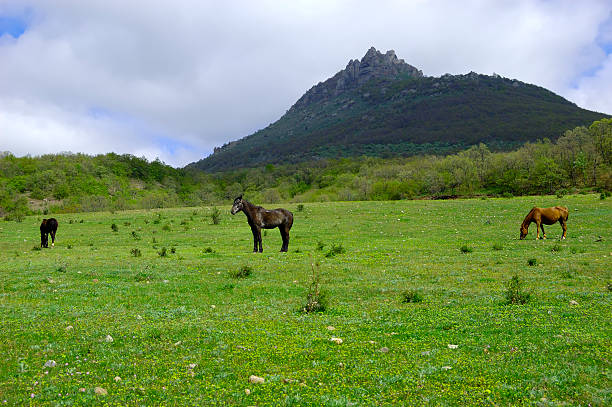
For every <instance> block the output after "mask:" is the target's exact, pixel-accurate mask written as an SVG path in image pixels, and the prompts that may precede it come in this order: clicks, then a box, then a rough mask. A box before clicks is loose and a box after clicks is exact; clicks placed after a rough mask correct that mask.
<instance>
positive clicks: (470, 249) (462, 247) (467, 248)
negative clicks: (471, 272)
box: [459, 244, 474, 253]
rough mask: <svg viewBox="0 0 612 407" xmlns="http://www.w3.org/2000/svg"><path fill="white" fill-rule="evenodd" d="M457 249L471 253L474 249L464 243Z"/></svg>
mask: <svg viewBox="0 0 612 407" xmlns="http://www.w3.org/2000/svg"><path fill="white" fill-rule="evenodd" d="M459 250H461V253H472V252H473V251H474V249H472V248H471V247H470V246H468V245H466V244H464V245H463V246H461V248H460V249H459Z"/></svg>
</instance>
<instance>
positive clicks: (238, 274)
mask: <svg viewBox="0 0 612 407" xmlns="http://www.w3.org/2000/svg"><path fill="white" fill-rule="evenodd" d="M229 274H230V276H231V277H233V278H247V277H248V276H250V275H251V274H253V269H252V268H251V267H249V266H242V267H240V268H239V269H238V270H230V272H229Z"/></svg>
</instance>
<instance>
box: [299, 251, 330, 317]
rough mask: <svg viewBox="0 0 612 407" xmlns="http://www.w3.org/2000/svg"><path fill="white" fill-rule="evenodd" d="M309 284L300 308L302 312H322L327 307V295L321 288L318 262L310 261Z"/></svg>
mask: <svg viewBox="0 0 612 407" xmlns="http://www.w3.org/2000/svg"><path fill="white" fill-rule="evenodd" d="M310 268H311V271H312V272H311V275H310V285H309V287H308V292H307V293H306V304H304V306H302V307H301V308H300V310H301V311H302V312H304V313H307V314H308V313H312V312H323V311H325V310H326V309H327V295H326V294H325V292H323V291H322V290H321V273H320V270H319V264H316V265H315V264H313V262H312V259H311V261H310Z"/></svg>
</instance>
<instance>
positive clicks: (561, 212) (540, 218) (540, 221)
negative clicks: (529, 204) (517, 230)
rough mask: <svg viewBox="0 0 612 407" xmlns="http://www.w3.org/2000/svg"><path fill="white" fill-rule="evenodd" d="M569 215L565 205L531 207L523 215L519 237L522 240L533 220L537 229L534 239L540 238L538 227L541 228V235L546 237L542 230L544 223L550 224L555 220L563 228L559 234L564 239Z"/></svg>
mask: <svg viewBox="0 0 612 407" xmlns="http://www.w3.org/2000/svg"><path fill="white" fill-rule="evenodd" d="M568 217H569V211H568V210H567V208H566V207H565V206H554V207H552V208H538V207H535V206H534V207H533V208H532V209H531V211H529V213H528V214H527V216H525V220H523V223H522V224H521V234H520V235H519V238H520V239H521V240H523V239H524V238H525V236H527V233H529V225H530V224H531V223H532V222H535V224H536V227H537V230H536V239H539V238H540V229H542V237H543V238H544V239H546V232H545V231H544V225H552V224H554V223H556V222H559V223H560V224H561V229H563V234H562V235H561V239H565V237H566V235H567V225H566V222H567V218H568Z"/></svg>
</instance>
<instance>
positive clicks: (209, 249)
mask: <svg viewBox="0 0 612 407" xmlns="http://www.w3.org/2000/svg"><path fill="white" fill-rule="evenodd" d="M203 252H204V253H214V252H215V251H214V250H213V248H212V247H210V246H208V247H207V248H206V249H204V250H203Z"/></svg>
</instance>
